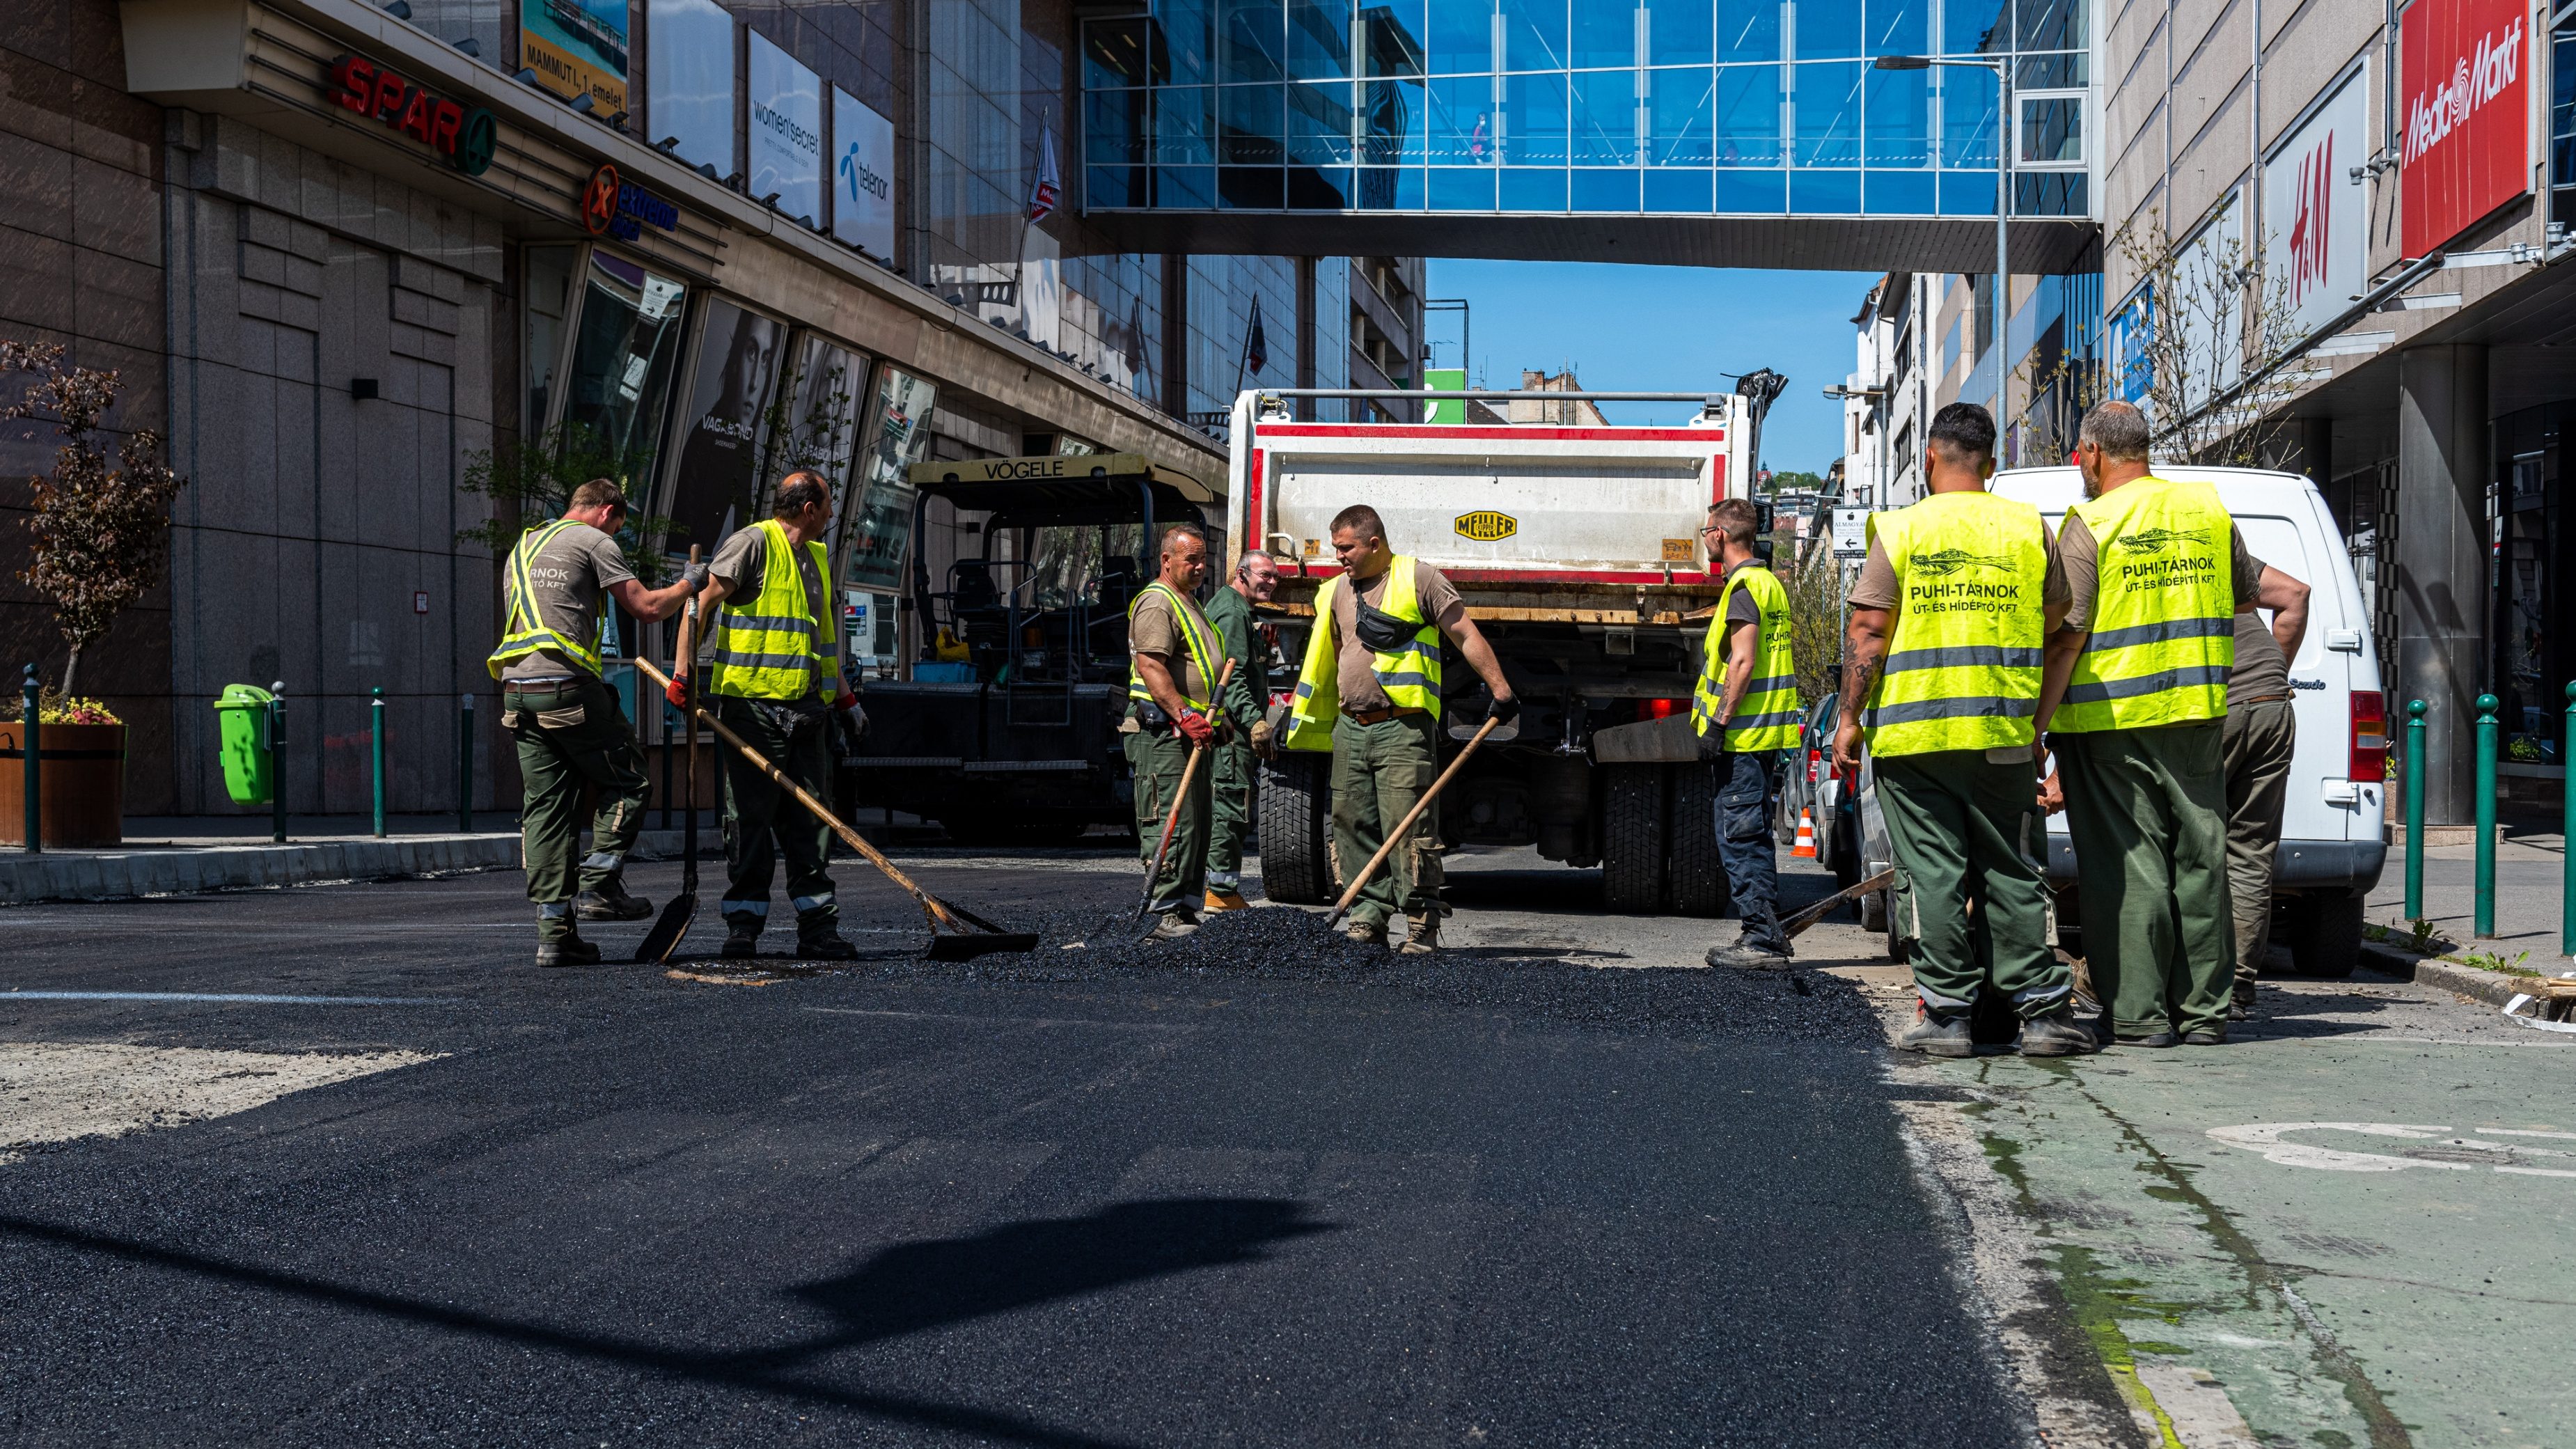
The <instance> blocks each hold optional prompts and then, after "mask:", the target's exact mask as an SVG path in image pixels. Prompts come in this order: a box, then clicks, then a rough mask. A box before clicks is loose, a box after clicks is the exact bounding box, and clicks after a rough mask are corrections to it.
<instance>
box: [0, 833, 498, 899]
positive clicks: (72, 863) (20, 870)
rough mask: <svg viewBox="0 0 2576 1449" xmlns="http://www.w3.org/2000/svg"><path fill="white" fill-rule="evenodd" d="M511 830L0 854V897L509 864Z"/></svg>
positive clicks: (151, 891) (120, 892) (251, 884)
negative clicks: (183, 847) (124, 850)
mask: <svg viewBox="0 0 2576 1449" xmlns="http://www.w3.org/2000/svg"><path fill="white" fill-rule="evenodd" d="M518 865H519V837H518V836H516V835H416V836H403V837H400V838H396V839H391V840H376V839H372V838H370V839H364V840H324V841H315V842H313V843H312V844H309V845H298V844H292V843H290V844H286V845H274V844H270V843H268V842H266V841H262V842H260V843H259V844H257V845H218V846H211V847H208V848H206V849H203V850H184V851H183V850H137V851H132V852H129V853H126V854H121V855H120V854H114V853H109V852H94V853H92V852H85V853H82V854H79V855H34V856H30V855H20V856H17V857H15V858H0V905H34V904H36V903H37V902H40V901H107V900H131V899H133V898H134V897H137V896H147V895H187V894H191V893H194V892H199V891H220V890H249V889H258V888H263V887H275V886H291V885H305V884H308V883H311V882H314V881H343V880H383V879H387V878H390V877H398V876H417V875H432V874H444V873H450V872H456V871H472V870H515V869H517V868H518Z"/></svg>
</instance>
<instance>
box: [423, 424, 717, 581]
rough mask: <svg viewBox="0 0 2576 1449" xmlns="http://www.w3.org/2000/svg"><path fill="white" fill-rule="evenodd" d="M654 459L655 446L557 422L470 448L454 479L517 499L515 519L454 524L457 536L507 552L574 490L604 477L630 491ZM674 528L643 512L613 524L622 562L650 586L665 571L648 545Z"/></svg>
mask: <svg viewBox="0 0 2576 1449" xmlns="http://www.w3.org/2000/svg"><path fill="white" fill-rule="evenodd" d="M652 463H653V451H652V449H650V448H647V447H637V446H632V445H622V444H619V443H617V442H615V441H614V440H612V439H610V438H607V437H605V436H603V435H602V434H601V433H600V432H599V431H598V430H596V429H594V428H591V427H588V426H586V425H584V424H581V423H563V424H559V425H557V426H556V427H554V428H551V429H549V430H548V431H546V432H545V433H543V434H541V435H540V436H538V437H537V438H536V439H534V440H533V441H531V440H528V439H519V440H517V441H513V442H509V443H504V444H502V445H501V446H499V447H496V448H486V449H484V450H482V451H480V452H475V453H469V454H467V455H466V457H465V476H464V478H463V480H462V481H461V482H460V483H459V485H458V486H459V487H461V488H463V489H464V491H466V492H468V493H474V494H479V495H481V496H483V497H485V498H489V499H492V500H493V501H494V502H512V503H516V504H518V505H519V521H518V522H517V523H507V522H504V521H503V520H502V519H501V518H499V517H497V516H495V517H493V518H491V519H488V520H486V521H485V522H482V523H478V524H476V525H474V526H473V527H472V528H463V529H459V530H457V533H456V537H457V538H458V540H459V541H461V542H465V543H479V544H481V545H483V546H484V547H486V548H488V549H490V550H491V551H492V556H493V557H494V558H496V559H497V558H507V557H509V554H510V550H511V549H513V548H516V547H517V546H518V543H519V536H520V535H521V534H523V533H526V532H527V531H528V530H529V529H530V528H533V527H535V526H536V525H537V524H538V523H541V522H543V521H544V520H546V519H549V518H553V517H556V516H557V515H559V514H561V513H562V512H563V511H564V509H565V507H566V506H567V505H569V504H570V503H571V502H572V495H573V490H574V489H577V488H579V487H580V486H581V485H583V484H584V483H587V482H589V481H590V480H591V479H593V478H606V479H609V480H611V481H613V482H615V483H616V484H617V486H618V487H620V488H622V489H626V490H628V491H630V492H631V491H632V490H633V489H635V488H636V487H637V486H638V485H637V480H638V479H641V478H644V477H647V476H649V474H650V470H651V468H652ZM673 531H674V530H673V526H672V524H671V521H670V520H669V519H667V518H664V517H662V516H661V515H659V514H647V513H629V514H627V516H626V526H625V527H624V528H622V529H620V530H618V534H617V545H618V547H619V548H620V549H622V550H624V551H625V554H626V566H627V568H629V569H631V570H633V571H634V574H635V576H636V577H637V578H638V579H641V580H643V581H644V582H645V583H646V584H648V585H649V584H659V583H661V582H663V579H664V576H665V575H667V574H668V573H669V569H668V568H667V567H666V566H665V565H664V562H663V558H662V555H661V553H660V551H659V550H658V549H655V548H653V547H651V546H650V544H651V543H652V542H653V541H654V540H658V539H661V538H663V537H664V536H665V535H667V534H670V533H672V532H673Z"/></svg>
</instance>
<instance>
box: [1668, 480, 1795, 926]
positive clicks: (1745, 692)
mask: <svg viewBox="0 0 2576 1449" xmlns="http://www.w3.org/2000/svg"><path fill="white" fill-rule="evenodd" d="M1759 522H1760V515H1759V514H1757V513H1756V512H1755V511H1754V507H1753V505H1752V504H1751V503H1749V502H1746V501H1745V500H1744V499H1741V498H1727V499H1721V500H1720V501H1718V502H1717V503H1714V504H1712V505H1710V507H1709V510H1708V513H1707V515H1706V516H1705V517H1704V518H1702V519H1701V520H1700V530H1699V534H1700V542H1701V543H1702V544H1704V545H1705V546H1706V547H1707V549H1708V566H1709V569H1710V571H1711V572H1713V573H1717V574H1719V575H1720V576H1721V577H1723V578H1724V579H1725V581H1726V586H1725V589H1724V591H1723V592H1722V593H1721V594H1720V595H1719V596H1718V604H1717V612H1716V614H1714V615H1713V616H1711V617H1710V619H1709V621H1708V635H1707V637H1706V638H1705V639H1704V640H1703V641H1702V643H1701V646H1700V656H1701V663H1700V674H1699V684H1698V686H1697V688H1695V689H1694V690H1693V691H1692V695H1693V698H1692V700H1691V728H1692V729H1693V730H1695V731H1696V732H1697V733H1698V735H1699V757H1700V759H1701V761H1702V762H1704V763H1705V764H1707V765H1708V766H1709V767H1710V768H1712V769H1713V770H1715V771H1716V774H1717V811H1716V819H1715V820H1714V821H1712V822H1710V824H1711V828H1713V829H1714V830H1715V831H1716V832H1717V856H1718V860H1719V861H1720V862H1721V863H1722V864H1724V865H1725V867H1726V885H1727V892H1728V896H1729V898H1730V899H1731V900H1732V902H1733V903H1734V906H1735V914H1736V918H1737V920H1739V921H1740V922H1741V923H1742V925H1741V927H1740V928H1739V930H1738V931H1737V933H1736V938H1735V940H1734V941H1733V942H1732V943H1731V944H1728V945H1723V946H1711V947H1710V948H1709V950H1708V955H1707V958H1706V959H1707V961H1708V964H1709V965H1711V966H1737V967H1746V968H1750V969H1754V970H1764V969H1777V968H1780V967H1785V966H1787V965H1788V964H1789V954H1790V952H1789V937H1788V935H1787V933H1786V932H1784V931H1783V930H1782V929H1781V927H1780V916H1779V909H1778V904H1779V895H1780V884H1779V861H1778V860H1777V858H1776V857H1775V856H1774V853H1773V850H1772V845H1771V787H1772V784H1773V781H1774V779H1775V778H1776V777H1777V775H1778V771H1779V763H1780V752H1781V751H1782V750H1785V749H1787V748H1789V747H1790V746H1792V745H1794V744H1796V743H1797V742H1798V733H1799V730H1800V728H1801V726H1800V721H1801V719H1802V718H1803V717H1804V716H1803V712H1802V711H1801V710H1800V709H1799V707H1798V670H1797V665H1796V664H1795V663H1794V662H1793V661H1792V660H1791V658H1790V655H1789V595H1788V591H1787V590H1786V589H1784V588H1783V587H1781V584H1780V580H1779V579H1778V578H1777V577H1775V576H1774V575H1773V574H1772V572H1771V568H1770V565H1768V564H1766V563H1764V562H1763V561H1762V560H1761V558H1760V557H1759V556H1758V555H1757V554H1756V553H1755V552H1754V545H1755V542H1756V535H1757V530H1758V527H1759ZM1674 828H1675V829H1677V830H1680V829H1689V828H1692V825H1691V823H1690V822H1687V821H1675V822H1674Z"/></svg>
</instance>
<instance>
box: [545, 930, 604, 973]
mask: <svg viewBox="0 0 2576 1449" xmlns="http://www.w3.org/2000/svg"><path fill="white" fill-rule="evenodd" d="M537 964H538V965H540V966H596V965H598V964H599V948H598V947H597V946H594V945H592V944H591V943H589V942H588V941H585V940H583V939H582V938H581V937H579V936H565V937H563V938H562V939H560V940H555V941H539V942H538V943H537Z"/></svg>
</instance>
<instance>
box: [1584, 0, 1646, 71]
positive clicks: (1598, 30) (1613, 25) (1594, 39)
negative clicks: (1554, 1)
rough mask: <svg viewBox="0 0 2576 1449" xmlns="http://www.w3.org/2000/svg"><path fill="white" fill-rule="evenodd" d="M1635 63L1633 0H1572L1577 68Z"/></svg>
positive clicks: (1635, 35)
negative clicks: (1573, 0) (1573, 1)
mask: <svg viewBox="0 0 2576 1449" xmlns="http://www.w3.org/2000/svg"><path fill="white" fill-rule="evenodd" d="M1636 63H1637V11H1636V8H1635V4H1634V0H1575V4H1574V64H1575V67H1576V68H1577V69H1588V68H1590V67H1593V66H1610V65H1635V64H1636Z"/></svg>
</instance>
